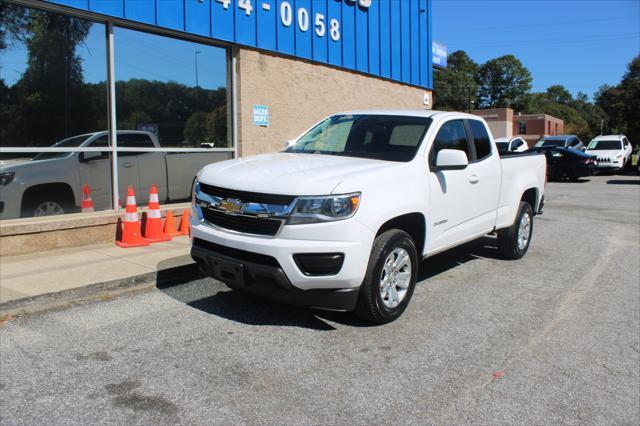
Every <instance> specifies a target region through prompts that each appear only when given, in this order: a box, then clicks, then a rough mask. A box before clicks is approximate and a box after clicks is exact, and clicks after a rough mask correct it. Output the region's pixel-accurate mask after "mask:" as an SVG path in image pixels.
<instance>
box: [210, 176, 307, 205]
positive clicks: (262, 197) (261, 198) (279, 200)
mask: <svg viewBox="0 0 640 426" xmlns="http://www.w3.org/2000/svg"><path fill="white" fill-rule="evenodd" d="M200 191H202V192H204V193H205V194H207V195H211V196H213V197H218V198H222V199H224V198H230V199H237V200H240V201H242V202H244V203H258V204H275V205H281V206H288V205H289V204H291V203H293V201H294V200H295V199H296V197H295V196H292V195H279V194H261V193H258V192H248V191H239V190H236V189H227V188H220V187H218V186H213V185H207V184H205V183H202V182H201V183H200Z"/></svg>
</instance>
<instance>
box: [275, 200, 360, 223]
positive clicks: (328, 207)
mask: <svg viewBox="0 0 640 426" xmlns="http://www.w3.org/2000/svg"><path fill="white" fill-rule="evenodd" d="M359 204H360V193H359V192H358V193H354V194H345V195H327V196H326V197H300V198H298V202H297V203H296V205H295V207H294V209H293V212H292V213H291V216H289V219H288V220H287V224H288V225H300V224H303V223H320V222H333V221H336V220H344V219H348V218H350V217H352V216H353V215H354V214H356V211H357V210H358V205H359Z"/></svg>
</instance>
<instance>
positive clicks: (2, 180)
mask: <svg viewBox="0 0 640 426" xmlns="http://www.w3.org/2000/svg"><path fill="white" fill-rule="evenodd" d="M15 176H16V174H15V172H6V173H0V186H5V185H9V184H10V183H11V182H13V178H14V177H15Z"/></svg>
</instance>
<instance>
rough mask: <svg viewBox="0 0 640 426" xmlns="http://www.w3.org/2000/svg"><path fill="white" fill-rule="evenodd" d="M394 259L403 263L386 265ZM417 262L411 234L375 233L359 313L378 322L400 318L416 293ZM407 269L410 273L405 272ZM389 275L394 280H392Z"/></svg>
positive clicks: (397, 232) (396, 231)
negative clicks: (376, 234) (390, 280)
mask: <svg viewBox="0 0 640 426" xmlns="http://www.w3.org/2000/svg"><path fill="white" fill-rule="evenodd" d="M402 259H405V260H404V261H403V260H402ZM394 260H396V261H397V260H400V264H398V265H397V266H393V265H391V264H389V265H387V263H388V262H393V261H394ZM407 265H408V268H407ZM418 265H419V263H418V252H417V250H416V245H415V243H414V241H413V239H412V238H411V237H410V236H409V234H407V233H406V232H404V231H400V230H397V229H392V230H389V231H386V232H384V233H383V234H381V235H379V236H378V237H376V239H375V240H374V242H373V247H372V249H371V256H370V258H369V265H368V266H367V273H366V275H365V278H364V281H363V283H362V285H361V287H360V296H359V298H358V304H357V305H356V314H357V315H358V316H360V317H361V318H364V319H366V320H368V321H371V322H374V323H376V324H386V323H388V322H391V321H394V320H395V319H397V318H398V317H399V316H400V315H402V313H403V312H404V310H405V309H406V307H407V305H408V304H409V301H410V300H411V296H413V290H414V289H415V286H416V280H417V277H418ZM407 272H408V273H409V274H408V276H407V275H405V274H406V273H407ZM389 277H391V278H389ZM389 279H392V280H394V281H392V282H391V283H390V282H389V281H388V280H389ZM383 281H384V282H386V284H383Z"/></svg>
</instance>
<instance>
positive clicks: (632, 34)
mask: <svg viewBox="0 0 640 426" xmlns="http://www.w3.org/2000/svg"><path fill="white" fill-rule="evenodd" d="M433 36H434V40H437V41H439V42H441V43H443V44H445V45H446V46H447V48H448V52H449V53H451V52H453V51H455V50H464V51H466V52H467V53H468V54H469V55H470V56H471V58H473V59H474V60H475V61H476V62H479V63H483V62H485V61H487V60H488V59H492V58H497V57H499V56H502V55H506V54H513V55H515V56H516V57H517V58H518V59H520V61H522V63H523V64H524V65H525V66H526V67H527V68H528V69H529V71H531V74H532V76H533V90H534V91H544V90H545V89H546V88H547V87H548V86H550V85H553V84H562V85H564V86H565V87H566V88H567V89H568V90H569V91H571V92H572V93H573V94H574V95H575V94H576V93H578V92H579V91H582V92H584V93H587V94H588V95H592V94H593V92H595V91H597V90H598V87H599V86H601V85H602V84H605V83H606V84H611V85H613V84H617V83H619V82H620V79H621V77H622V75H623V74H624V72H625V70H626V67H627V64H628V63H629V62H631V60H632V59H633V57H634V56H635V55H638V54H639V53H640V0H627V1H619V0H573V1H568V0H536V1H528V0H518V1H514V0H511V1H509V0H475V1H474V0H433Z"/></svg>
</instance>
